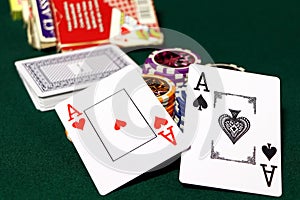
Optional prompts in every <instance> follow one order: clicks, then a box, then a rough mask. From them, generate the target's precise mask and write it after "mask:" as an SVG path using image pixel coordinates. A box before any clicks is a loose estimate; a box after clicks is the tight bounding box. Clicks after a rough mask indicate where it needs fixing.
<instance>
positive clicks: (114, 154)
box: [83, 88, 157, 162]
mask: <svg viewBox="0 0 300 200" xmlns="http://www.w3.org/2000/svg"><path fill="white" fill-rule="evenodd" d="M115 95H126V96H125V97H126V98H128V99H129V102H131V103H132V105H133V106H134V108H135V109H136V113H138V114H139V115H140V116H141V117H142V121H144V122H145V124H146V127H147V128H149V129H150V131H149V129H148V133H149V132H150V134H149V135H150V137H149V136H146V137H145V138H146V139H145V138H142V139H140V138H137V139H136V138H134V137H132V135H130V134H129V135H128V134H124V135H126V136H125V137H129V138H128V140H126V138H124V136H122V137H123V139H125V141H124V143H126V141H127V142H128V143H127V144H128V147H126V150H121V149H118V144H117V141H116V143H115V144H112V143H110V141H111V138H110V136H109V135H107V132H109V131H107V128H105V129H106V130H105V129H101V128H100V127H98V126H95V125H94V124H95V122H96V123H97V121H95V119H94V118H93V117H94V115H92V114H91V112H92V109H95V108H96V107H98V108H99V106H100V104H101V103H103V102H105V101H107V100H109V99H111V98H113V97H114V96H115ZM116 98H120V96H119V97H116ZM96 109H97V108H96ZM83 112H84V114H85V115H86V117H87V120H88V121H89V123H90V124H91V126H92V128H93V130H94V132H95V134H96V135H97V137H98V138H99V140H100V141H101V143H102V145H103V147H104V149H105V150H106V152H107V154H108V155H109V157H110V158H111V160H112V161H113V162H115V161H117V160H119V159H120V158H122V157H124V156H126V155H127V154H129V153H131V152H133V151H134V150H136V149H138V148H140V147H142V146H143V145H145V144H147V143H149V142H150V141H152V140H153V139H155V138H157V135H156V134H155V131H154V130H153V128H152V127H151V126H150V124H149V123H148V122H147V120H146V118H145V117H144V116H143V114H142V113H141V111H140V109H139V108H138V107H137V106H136V104H135V103H134V101H133V100H132V98H131V97H130V95H129V93H128V92H127V91H126V89H125V88H122V89H120V90H118V91H117V92H115V93H113V94H112V95H110V96H108V97H106V98H104V99H102V100H100V101H99V102H97V103H95V104H94V105H92V106H90V107H88V108H86V109H85V110H84V111H83ZM112 120H115V124H114V130H110V132H109V134H111V133H112V131H119V130H120V129H122V127H125V126H126V125H127V123H124V121H122V120H118V119H117V117H116V118H113V119H112ZM126 120H128V119H126ZM128 121H129V120H128ZM104 132H105V133H104ZM113 134H114V133H113ZM135 139H136V141H134V142H132V141H133V140H135ZM122 142H123V141H122ZM131 142H132V143H131Z"/></svg>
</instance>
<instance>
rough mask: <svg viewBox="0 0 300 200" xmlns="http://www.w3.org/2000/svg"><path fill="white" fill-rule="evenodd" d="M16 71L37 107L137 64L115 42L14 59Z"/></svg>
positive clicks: (43, 108)
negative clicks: (24, 58) (36, 56)
mask: <svg viewBox="0 0 300 200" xmlns="http://www.w3.org/2000/svg"><path fill="white" fill-rule="evenodd" d="M15 65H16V67H17V71H18V73H19V75H20V77H21V79H22V81H23V83H24V85H25V87H26V89H27V91H28V93H29V95H30V97H31V99H32V101H33V103H34V105H35V107H36V109H38V110H40V111H48V110H52V109H54V106H55V105H56V104H57V103H58V102H60V101H62V100H64V99H67V98H68V97H70V96H71V95H73V92H76V91H79V90H82V89H84V88H86V87H87V86H89V85H90V84H91V83H93V82H96V81H98V80H100V79H102V78H104V77H107V76H109V75H110V74H112V73H114V72H116V71H118V70H120V69H122V68H124V67H125V66H128V65H136V66H137V64H136V63H135V62H134V61H133V60H132V59H131V58H130V57H129V56H127V54H125V53H124V52H123V51H122V50H121V49H120V48H119V47H117V46H115V45H103V46H99V47H91V48H86V49H83V50H77V51H73V52H67V53H63V54H55V55H50V56H43V57H39V58H33V59H26V60H22V61H17V62H16V63H15Z"/></svg>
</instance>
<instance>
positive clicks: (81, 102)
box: [55, 66, 191, 195]
mask: <svg viewBox="0 0 300 200" xmlns="http://www.w3.org/2000/svg"><path fill="white" fill-rule="evenodd" d="M55 109H56V112H57V114H58V116H59V118H60V120H61V121H62V123H63V125H64V127H65V129H66V130H67V131H68V133H69V136H70V138H71V140H72V142H73V144H74V146H75V148H76V150H77V152H78V153H79V155H80V157H81V159H82V161H83V163H84V165H85V167H86V168H87V170H88V172H89V174H90V176H91V178H92V179H93V182H94V184H95V185H96V187H97V189H98V191H99V193H100V194H101V195H106V194H107V193H109V192H111V191H113V190H115V189H117V188H118V187H120V186H122V185H124V184H125V183H127V182H129V181H130V180H132V179H134V178H136V177H138V176H140V175H141V174H143V173H145V172H147V171H149V170H151V169H152V168H154V167H156V166H158V165H160V164H162V163H163V162H165V161H166V160H168V159H170V158H172V157H173V156H175V155H177V154H179V153H180V152H182V151H183V150H185V149H187V148H188V146H189V143H190V140H191V138H190V139H188V137H187V136H184V135H183V134H182V132H181V131H180V130H179V128H178V127H177V126H176V124H175V123H174V121H173V120H172V118H171V117H170V116H169V115H168V113H167V112H166V110H165V109H164V108H163V106H162V105H161V104H160V102H159V101H158V100H157V98H156V97H155V95H154V94H153V93H152V91H151V90H150V88H149V87H148V85H147V84H146V83H145V81H144V80H143V78H142V76H141V74H140V72H138V68H137V67H135V66H127V67H125V68H123V69H121V70H120V71H118V72H116V73H114V74H112V75H110V76H109V77H107V78H104V79H102V80H101V81H99V82H97V83H96V84H93V85H91V86H90V87H89V88H87V89H85V90H83V91H81V92H79V93H77V94H75V95H74V96H72V97H71V98H69V99H67V100H65V101H63V102H61V103H59V104H58V105H57V106H56V108H55Z"/></svg>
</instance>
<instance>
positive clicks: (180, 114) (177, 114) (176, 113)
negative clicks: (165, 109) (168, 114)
mask: <svg viewBox="0 0 300 200" xmlns="http://www.w3.org/2000/svg"><path fill="white" fill-rule="evenodd" d="M174 114H175V115H176V116H177V117H182V116H183V117H184V116H185V112H184V111H181V110H179V111H178V110H177V109H176V108H175V109H174Z"/></svg>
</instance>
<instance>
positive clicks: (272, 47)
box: [0, 0, 300, 200]
mask: <svg viewBox="0 0 300 200" xmlns="http://www.w3.org/2000/svg"><path fill="white" fill-rule="evenodd" d="M155 5H156V10H157V14H158V17H159V22H160V26H161V27H165V28H169V29H173V30H177V31H179V32H181V33H184V34H186V35H189V36H190V37H192V38H193V39H195V40H196V41H197V42H198V43H200V44H201V45H202V46H203V47H204V48H205V49H206V50H207V51H208V52H209V54H210V55H211V57H212V58H213V59H214V61H215V62H226V63H237V64H239V65H242V66H244V67H245V68H246V69H247V71H250V72H254V73H261V74H267V75H274V76H278V77H280V79H281V108H282V109H281V110H282V114H281V117H282V147H283V152H282V158H283V163H282V164H283V195H282V197H281V198H282V199H300V184H299V178H300V170H299V167H300V142H299V141H300V125H299V124H300V123H299V121H298V120H299V113H300V106H299V104H300V102H299V93H300V91H299V83H300V82H299V72H300V61H299V60H300V10H299V8H300V2H299V1H297V0H286V1H279V0H273V1H259V0H252V1H233V0H229V1H222V0H211V1H204V0H202V1H197V0H195V1H179V0H173V1H166V0H160V1H158V0H156V1H155ZM0 15H1V18H0V19H1V23H0V24H1V25H0V30H1V37H0V44H1V48H0V49H1V53H0V69H1V71H0V86H1V90H0V91H1V95H0V119H1V123H0V124H1V125H0V134H1V135H0V199H67V198H72V199H73V198H74V199H98V198H106V199H220V198H222V199H224V200H225V199H230V200H232V199H270V198H271V197H266V196H261V195H254V194H245V193H238V192H232V191H224V190H218V189H212V188H207V187H192V186H188V185H183V184H181V183H180V182H179V181H178V173H179V161H177V162H175V163H174V164H172V165H171V166H169V167H167V168H165V169H163V170H160V171H156V172H152V173H148V174H145V175H143V176H141V177H139V178H138V179H137V180H134V181H132V182H130V183H129V184H127V185H125V186H124V187H122V188H121V189H118V190H116V191H114V192H112V193H111V194H109V195H108V196H104V197H101V196H100V195H99V194H98V192H97V190H96V187H95V186H94V184H93V182H92V180H91V178H90V176H89V174H88V172H87V171H86V169H85V167H84V165H83V163H82V161H81V159H80V158H79V156H78V154H77V153H76V151H75V148H74V146H73V145H72V143H70V142H69V141H68V140H67V139H66V137H65V135H64V128H63V126H62V124H61V122H60V121H59V119H58V117H57V116H56V113H55V112H54V111H50V112H44V113H43V112H40V111H38V110H36V109H35V108H34V106H33V104H32V102H31V100H30V98H29V96H28V94H27V92H26V90H25V88H24V86H23V84H22V82H21V80H20V78H19V76H18V74H17V71H16V69H15V66H14V61H16V60H21V59H25V58H31V57H36V56H41V55H46V54H52V53H55V51H54V50H52V51H36V50H34V49H32V48H31V47H30V46H29V45H28V44H27V38H26V31H25V29H24V28H23V24H22V22H21V21H12V19H11V17H10V14H9V5H8V2H7V0H4V1H2V3H1V6H0ZM130 55H131V56H132V57H133V58H134V59H135V60H136V61H137V62H138V63H139V64H141V63H142V62H143V61H144V59H145V57H146V56H147V52H144V51H137V52H134V53H131V54H130ZM270 114H271V113H270ZM100 178H101V177H100ZM224 181H226V180H224ZM244 181H247V180H244Z"/></svg>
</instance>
